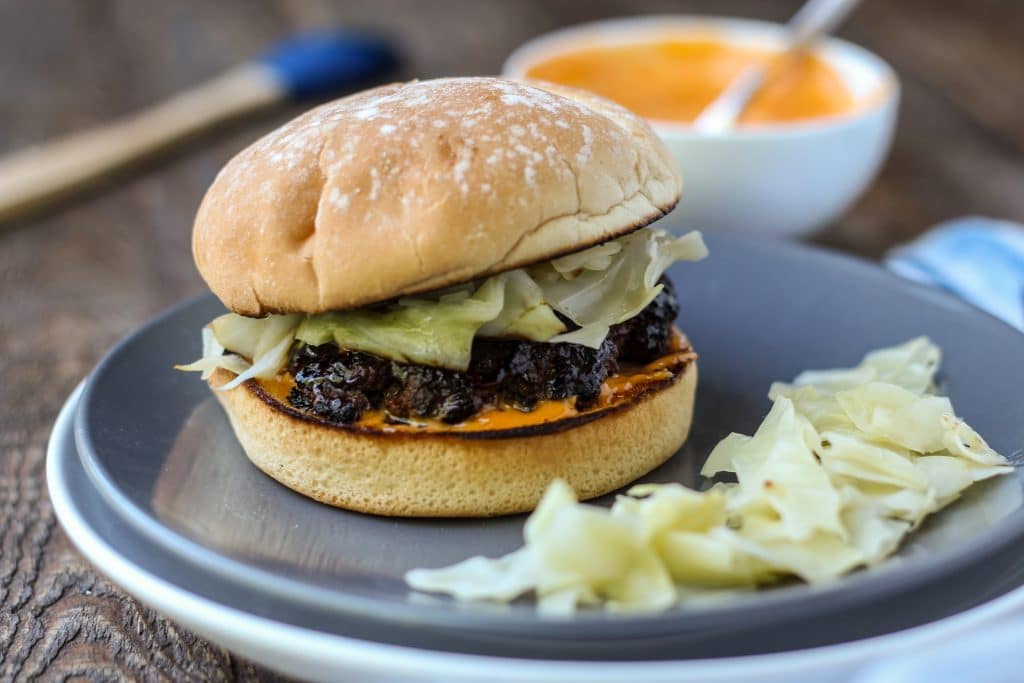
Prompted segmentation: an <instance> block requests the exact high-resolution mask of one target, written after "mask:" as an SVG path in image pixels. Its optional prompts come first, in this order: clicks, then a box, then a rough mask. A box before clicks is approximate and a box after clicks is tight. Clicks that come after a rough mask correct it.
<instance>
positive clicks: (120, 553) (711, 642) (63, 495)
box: [47, 397, 1024, 680]
mask: <svg viewBox="0 0 1024 683" xmlns="http://www.w3.org/2000/svg"><path fill="white" fill-rule="evenodd" d="M75 401H76V398H75V397H72V399H70V400H69V403H68V405H67V406H66V407H65V409H64V410H63V411H62V412H61V417H60V418H58V421H57V425H56V427H55V430H54V433H53V435H52V437H51V443H50V448H49V458H50V460H49V462H48V463H47V474H48V476H47V482H48V484H49V487H50V493H51V496H52V497H53V499H54V507H55V510H56V511H57V512H58V513H59V514H60V519H61V522H62V523H64V524H69V523H70V527H71V528H73V529H85V530H87V531H86V532H85V533H84V534H83V535H81V536H80V535H74V536H73V540H74V541H75V543H76V544H78V545H79V546H80V547H82V548H83V550H84V551H85V552H86V553H87V555H88V556H89V557H90V558H91V559H93V560H94V561H95V562H97V563H98V567H99V569H101V570H103V571H108V570H109V571H111V572H113V573H114V575H115V576H123V575H124V573H125V571H127V570H130V573H131V574H132V575H133V576H135V577H136V578H135V579H134V585H135V586H136V588H137V589H139V588H138V587H139V586H140V585H147V586H148V588H147V589H146V590H147V591H155V590H163V589H162V588H158V587H156V586H159V585H161V584H159V583H158V584H156V586H154V585H153V584H152V583H151V582H149V581H148V579H156V580H159V581H160V582H166V583H169V584H170V585H171V586H172V587H173V588H174V589H176V590H177V591H178V594H180V595H183V596H188V597H189V598H200V599H206V600H210V601H213V602H214V603H215V604H217V605H220V606H222V607H223V608H225V609H233V610H238V611H240V612H242V613H244V614H249V615H252V616H253V617H262V618H265V619H270V620H272V621H273V622H274V623H276V624H281V625H284V626H298V627H303V628H306V629H313V630H315V631H316V632H320V633H325V634H330V635H340V636H345V637H348V638H358V639H363V640H368V641H375V642H380V643H385V644H394V645H403V646H412V647H418V648H423V649H428V650H434V651H444V652H456V653H464V654H480V655H496V656H501V657H521V658H524V657H535V658H546V659H561V660H566V659H577V660H610V659H619V660H634V661H643V660H674V661H679V660H686V659H698V660H706V659H707V658H718V657H727V656H743V655H757V654H768V653H778V652H786V651H794V650H803V649H805V648H813V647H818V646H827V645H833V644H838V643H847V642H851V641H855V640H859V639H863V638H870V637H872V636H879V635H884V634H890V633H895V632H897V631H900V630H903V629H907V628H911V627H915V626H919V625H922V624H926V623H930V622H935V621H938V620H940V619H943V618H945V617H951V616H953V615H957V614H961V613H962V612H964V611H965V610H968V609H970V608H972V607H976V606H978V605H981V604H982V603H984V602H987V601H988V600H994V599H995V598H998V597H1001V596H1004V595H1007V594H1008V593H1009V592H1010V591H1013V590H1014V589H1017V588H1019V587H1020V586H1022V585H1024V553H1021V552H1019V551H1017V550H1015V549H1013V548H1004V550H1003V551H1002V552H1000V553H998V554H996V555H993V556H990V557H988V558H986V560H985V562H983V563H978V564H977V565H976V566H968V567H967V568H966V569H965V570H962V571H960V572H955V573H952V574H951V575H949V576H948V577H947V578H948V580H947V581H938V582H926V583H924V584H921V585H918V586H916V587H915V588H914V589H912V590H909V591H907V592H905V593H902V594H900V595H898V596H894V597H893V598H892V599H890V600H882V601H874V602H872V601H865V602H863V603H861V604H860V605H858V606H856V607H854V608H851V609H849V610H846V611H844V612H843V614H842V618H840V619H837V618H835V617H834V616H833V615H826V616H822V617H817V618H808V619H796V620H789V621H785V620H783V621H779V622H776V623H775V624H773V626H774V627H773V628H770V629H765V628H758V627H757V626H752V627H747V628H736V629H730V631H729V632H728V633H716V632H708V633H702V634H701V633H693V632H689V631H681V632H680V633H678V634H676V635H674V636H672V635H670V636H666V637H661V638H644V639H634V640H631V641H626V642H622V643H619V642H614V643H611V644H610V645H609V643H608V642H606V641H601V642H600V643H594V644H589V645H588V644H586V643H576V642H565V641H553V642H549V643H546V644H544V645H543V646H538V645H537V644H533V643H527V644H524V643H523V642H521V641H519V640H515V639H501V638H480V637H473V636H469V637H467V636H465V635H461V636H460V635H459V634H452V633H450V632H443V631H438V630H436V629H427V628H406V627H397V628H396V627H395V625H394V624H390V623H382V622H379V621H375V620H365V619H359V618H353V617H349V616H346V615H343V614H338V613H336V612H333V611H332V610H330V609H329V608H317V607H315V606H308V605H304V604H300V603H294V602H292V601H289V600H285V599H280V598H277V597H275V596H274V595H272V594H269V593H266V592H261V591H258V590H255V589H252V588H249V587H247V586H245V585H242V584H240V583H238V582H234V581H231V580H229V579H228V578H226V577H223V576H221V575H219V574H218V573H216V572H211V571H207V570H204V569H203V568H201V567H197V566H195V565H194V564H192V563H190V562H188V561H186V560H185V559H183V558H181V557H179V556H177V555H175V554H173V553H170V552H168V551H167V550H166V549H165V548H164V547H163V546H161V545H159V544H157V543H155V542H153V541H152V540H150V539H149V538H147V537H146V536H145V535H143V534H141V533H140V532H139V531H137V530H136V529H135V527H134V525H131V524H129V523H128V522H127V521H125V520H124V519H123V518H121V517H120V515H119V514H117V512H116V511H115V510H114V509H112V508H111V507H110V505H108V504H107V503H106V501H105V500H104V499H103V496H101V495H99V493H98V492H97V490H96V488H95V487H94V486H93V484H92V482H91V480H90V478H89V477H88V476H87V475H86V474H85V471H84V469H83V465H82V461H81V459H80V457H79V455H78V452H77V450H76V448H75V446H74V437H73V435H72V434H71V432H72V427H71V419H70V416H71V414H72V412H73V411H74V409H75V405H74V403H75ZM100 546H103V547H102V548H101V547H100ZM104 548H105V549H104ZM111 553H112V554H113V555H114V556H116V559H115V560H111V559H110V557H111ZM105 562H114V563H115V564H116V565H117V566H116V567H107V566H106V565H105ZM140 577H141V579H146V580H141V579H140ZM139 590H140V591H141V589H139ZM139 597H140V598H142V599H144V600H145V599H149V598H152V595H151V594H149V593H147V592H145V591H142V592H140V594H139ZM1004 609H1005V608H1004ZM225 628H227V627H225ZM875 642H877V641H875ZM303 655H304V656H306V653H303ZM309 656H316V655H315V653H313V652H310V653H309ZM262 661H267V660H266V659H264V660H262ZM502 661H507V660H502ZM731 661H733V662H735V661H737V660H731ZM268 663H270V662H268ZM779 663H781V662H779ZM481 666H485V665H481ZM847 666H848V664H847ZM687 671H690V669H687ZM682 672H683V669H680V673H682ZM562 673H563V674H565V673H566V672H565V671H564V670H562ZM423 676H424V677H429V676H430V671H429V670H424V673H423ZM523 678H524V680H525V676H524V677H523ZM576 678H577V679H579V678H580V677H579V676H577V677H576ZM775 678H776V679H777V678H778V676H776V677H775ZM718 679H721V680H725V679H724V678H722V677H721V676H719V677H716V680H718ZM729 680H733V679H732V678H729ZM773 680H775V679H773Z"/></svg>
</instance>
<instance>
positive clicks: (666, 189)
mask: <svg viewBox="0 0 1024 683" xmlns="http://www.w3.org/2000/svg"><path fill="white" fill-rule="evenodd" d="M681 185H682V181H681V179H680V176H679V171H678V169H677V168H676V165H675V163H674V161H673V160H672V158H671V156H670V155H669V153H668V151H667V150H666V149H665V146H664V145H663V144H662V143H661V141H660V140H659V139H658V138H657V136H656V135H655V134H654V132H653V131H652V130H651V129H650V127H649V126H648V125H647V124H646V123H645V122H644V121H643V120H642V119H641V118H639V117H637V116H636V115H634V114H631V113H629V112H628V111H626V110H625V109H623V108H622V107H619V106H618V105H616V104H613V103H611V102H609V101H608V100H605V99H602V98H600V97H597V96H596V95H592V94H589V93H586V92H583V91H580V90H575V89H571V88H565V87H560V86H555V85H553V84H549V83H525V82H513V81H506V80H501V79H497V78H445V79H438V80H432V81H413V82H411V83H404V84H395V85H386V86H382V87H379V88H374V89H373V90H368V91H366V92H362V93H358V94H356V95H351V96H349V97H344V98H342V99H340V100H335V101H334V102H330V103H327V104H324V105H322V106H320V107H317V108H316V109H313V110H312V111H309V112H307V113H305V114H303V115H302V116H300V117H298V118H296V119H294V120H292V121H291V122H289V123H287V124H285V125H284V126H282V127H281V128H278V129H277V130H275V131H273V132H271V133H270V134H268V135H266V136H264V137H263V138H262V139H260V140H258V141H257V142H256V143H255V144H253V145H251V146H250V147H248V148H247V149H245V150H243V151H242V152H241V153H239V154H238V155H237V156H236V157H235V158H234V159H232V160H231V161H230V162H228V164H227V166H225V167H224V169H223V170H222V171H221V172H220V174H219V175H218V176H217V179H216V180H215V181H214V183H213V185H212V186H211V187H210V190H209V191H208V192H207V193H206V197H205V198H204V199H203V202H202V205H201V206H200V207H199V213H198V215H197V216H196V222H195V230H194V233H193V241H192V247H193V252H194V254H195V259H196V264H197V265H198V266H199V272H200V273H201V274H202V276H203V278H204V279H205V280H206V282H207V283H208V284H209V286H210V288H211V289H212V290H213V292H214V293H215V294H216V295H217V296H218V297H220V299H221V301H223V302H224V304H225V305H226V306H227V307H228V308H230V309H231V310H233V311H235V312H237V313H242V314H246V315H262V314H265V313H321V312H325V311H331V310H340V309H345V308H354V307H358V306H363V305H366V304H371V303H376V302H380V301H384V300H387V299H391V298H394V297H397V296H402V295H408V294H415V293H417V292H424V291H428V290H432V289H438V288H442V287H446V286H449V285H454V284H459V283H462V282H466V281H469V280H472V279H475V278H477V277H481V276H484V275H490V274H493V273H497V272H501V271H503V270H509V269H512V268H518V267H520V266H523V265H527V264H530V263H535V262H538V261H543V260H547V259H550V258H552V257H554V256H557V255H560V254H564V253H569V252H573V251H578V250H580V249H583V248H585V247H587V246H590V245H592V244H597V243H599V242H602V241H605V240H608V239H611V238H614V237H617V236H619V235H622V234H625V233H627V232H630V231H632V230H634V229H636V228H639V227H642V226H644V225H647V224H648V223H650V222H651V221H654V220H656V219H658V218H659V217H661V216H662V215H664V214H665V213H666V212H668V211H669V210H671V209H672V207H673V206H675V204H676V202H677V201H678V199H679V193H680V189H681Z"/></svg>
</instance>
